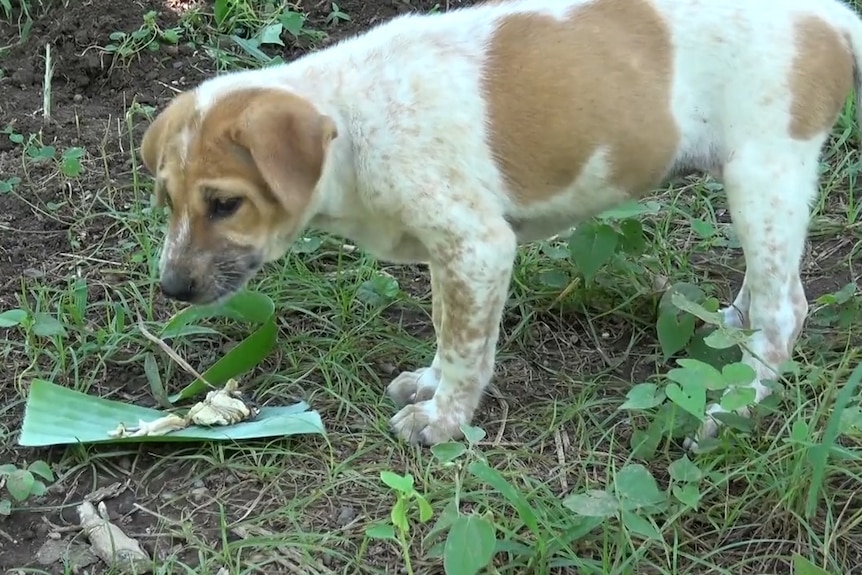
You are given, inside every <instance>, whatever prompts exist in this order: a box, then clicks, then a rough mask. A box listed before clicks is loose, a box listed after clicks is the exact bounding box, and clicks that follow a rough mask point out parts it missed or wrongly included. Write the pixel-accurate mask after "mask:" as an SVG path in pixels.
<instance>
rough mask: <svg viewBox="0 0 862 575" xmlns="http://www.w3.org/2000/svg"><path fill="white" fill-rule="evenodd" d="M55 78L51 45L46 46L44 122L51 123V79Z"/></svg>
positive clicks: (43, 97) (43, 85) (43, 99)
mask: <svg viewBox="0 0 862 575" xmlns="http://www.w3.org/2000/svg"><path fill="white" fill-rule="evenodd" d="M53 76H54V61H53V60H52V59H51V45H50V44H45V77H44V80H43V82H42V122H43V123H44V124H46V125H47V124H50V123H51V79H52V78H53Z"/></svg>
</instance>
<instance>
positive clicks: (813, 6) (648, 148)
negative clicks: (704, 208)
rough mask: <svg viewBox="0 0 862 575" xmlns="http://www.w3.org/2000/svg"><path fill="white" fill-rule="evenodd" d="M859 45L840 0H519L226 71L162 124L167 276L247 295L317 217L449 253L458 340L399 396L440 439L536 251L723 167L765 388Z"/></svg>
mask: <svg viewBox="0 0 862 575" xmlns="http://www.w3.org/2000/svg"><path fill="white" fill-rule="evenodd" d="M860 55H862V23H860V19H859V18H858V17H857V15H856V14H855V13H854V12H852V11H851V10H850V9H849V8H848V7H846V6H845V5H843V4H842V3H840V2H839V1H837V0H759V1H757V2H752V1H751V0H722V1H721V2H708V1H705V0H508V1H499V2H489V3H486V4H480V5H477V6H474V7H470V8H463V9H459V10H453V11H450V12H448V13H444V14H434V15H404V16H400V17H397V18H395V19H393V20H391V21H389V22H388V23H385V24H382V25H380V26H378V27H376V28H374V29H372V30H371V31H368V32H366V33H364V34H362V35H359V36H357V37H354V38H351V39H347V40H344V41H341V42H340V43H338V44H336V45H333V46H331V47H328V48H326V49H324V50H320V51H318V52H315V53H311V54H307V55H305V56H303V57H301V58H299V59H297V60H295V61H294V62H291V63H289V64H285V65H281V66H275V67H269V68H265V69H260V70H251V71H240V72H232V73H227V74H223V75H221V76H218V77H215V78H212V79H209V80H207V81H205V82H203V83H201V84H200V85H199V86H197V87H196V88H195V89H193V90H190V91H188V92H185V93H183V94H180V95H179V96H177V97H176V98H175V99H174V100H173V101H172V102H171V103H170V105H168V106H167V107H166V108H165V109H164V110H163V111H162V112H161V113H160V114H159V115H158V116H157V117H156V118H155V120H154V121H153V122H152V124H151V125H150V126H149V127H148V129H147V131H146V133H145V135H144V137H143V141H142V144H141V156H142V159H143V162H144V165H145V166H146V168H147V169H148V170H149V171H150V172H151V173H153V174H154V175H155V188H154V189H155V196H156V199H157V201H158V202H164V203H166V204H167V205H168V206H169V208H170V225H169V229H168V232H167V237H166V238H165V241H164V246H163V248H162V251H161V256H160V273H161V280H160V281H161V289H162V291H163V292H164V294H165V295H166V296H167V297H170V298H174V299H176V300H180V301H184V302H190V303H192V304H205V303H210V302H214V301H217V300H220V299H222V298H225V297H227V296H229V295H230V294H232V293H234V292H235V291H237V290H238V289H240V288H241V287H243V286H244V285H245V284H246V282H247V281H248V280H249V279H250V278H251V277H252V276H253V275H255V273H256V272H257V271H258V270H259V269H260V268H261V267H262V266H263V265H264V264H265V263H266V262H271V261H273V260H276V259H278V258H279V257H281V256H282V255H283V254H284V253H285V252H286V250H288V248H289V246H290V245H291V242H292V241H293V240H294V239H295V238H296V237H297V236H298V235H299V234H300V233H301V232H302V231H303V230H304V229H306V228H315V229H320V230H324V231H327V232H330V233H333V234H337V235H340V236H343V237H347V238H350V239H351V240H353V241H354V242H356V243H357V244H358V245H359V246H360V247H362V248H363V249H365V250H367V251H368V252H369V253H371V254H373V255H374V256H376V257H378V258H380V259H382V260H388V261H391V262H425V263H427V264H428V266H429V268H430V275H431V283H432V289H433V323H434V329H435V332H436V353H435V355H434V359H433V361H432V362H431V365H430V366H427V367H422V368H421V369H418V370H416V371H412V372H405V373H401V374H400V375H398V376H397V377H396V378H395V379H394V380H393V381H392V382H391V383H390V384H389V386H388V393H389V395H390V396H391V397H392V399H393V400H394V401H395V402H396V403H397V405H398V408H399V411H398V412H397V413H396V415H395V416H394V417H393V418H392V420H391V425H392V428H393V430H394V432H396V433H397V434H398V435H399V436H400V437H402V438H403V439H404V440H407V441H410V442H416V443H421V444H426V445H427V444H434V443H437V442H443V441H447V440H450V439H453V438H459V437H461V436H462V434H461V430H460V427H461V426H462V425H464V424H469V423H470V422H471V420H472V418H473V414H474V412H475V410H476V408H477V405H478V403H479V401H480V398H481V396H482V393H483V390H484V389H485V387H486V386H487V385H488V382H489V380H490V379H491V377H492V375H493V370H494V363H495V350H496V344H497V339H498V332H499V322H500V318H501V314H502V311H503V306H504V303H505V301H506V297H507V291H508V286H509V281H510V276H511V273H512V265H513V260H514V257H515V252H516V249H517V246H518V245H519V244H520V243H523V242H530V241H535V240H538V239H541V238H545V237H548V236H550V235H553V234H555V233H558V232H560V231H562V230H564V229H566V228H569V227H571V226H573V225H575V224H576V223H577V222H578V221H581V220H583V219H584V218H588V217H590V216H593V215H595V214H598V213H599V212H602V211H603V210H606V209H608V208H610V207H612V206H614V205H616V204H618V203H620V202H622V201H625V200H630V199H635V198H639V197H642V196H644V195H645V194H647V193H649V192H650V191H651V190H655V189H656V188H658V187H659V186H661V185H662V184H663V183H665V182H667V181H668V180H670V179H671V178H674V177H676V176H679V175H682V174H689V173H693V172H710V173H713V174H715V175H716V176H717V177H719V178H720V179H721V181H722V182H723V184H724V190H725V193H726V194H727V201H728V205H729V208H730V212H731V215H732V219H733V225H734V228H735V230H736V233H737V234H738V236H739V238H740V240H741V242H742V246H743V251H744V255H745V258H746V273H745V279H744V282H743V284H742V286H741V289H740V291H739V294H738V295H737V296H736V299H735V300H734V301H733V305H732V306H729V307H728V308H727V309H726V310H725V318H726V321H727V322H728V323H729V324H732V325H737V326H739V327H746V328H751V329H753V330H756V332H755V333H754V335H752V336H751V338H750V340H749V341H748V348H749V350H750V351H746V352H745V354H744V361H745V363H747V364H748V365H750V366H751V367H752V368H753V369H754V371H755V372H756V379H755V380H754V381H753V382H751V386H752V387H753V388H754V390H755V392H756V399H755V401H756V402H759V401H761V400H762V399H763V398H764V397H765V396H766V395H767V394H768V393H769V390H768V388H767V387H766V386H765V385H764V384H763V383H762V381H763V380H765V379H769V378H771V377H774V370H775V369H776V367H777V366H778V365H779V364H781V363H782V362H783V361H785V360H787V359H788V358H789V357H790V354H791V351H792V348H793V345H794V343H795V341H796V340H797V337H798V335H799V332H800V330H801V329H802V326H803V323H804V320H805V317H806V315H807V313H808V303H807V301H806V297H805V291H804V289H803V285H802V282H801V279H800V259H801V256H802V253H803V247H804V243H805V240H806V236H807V228H808V220H809V206H810V205H811V203H812V201H813V200H814V199H815V197H816V196H817V192H818V160H819V155H820V153H821V149H822V147H823V145H824V143H825V142H826V140H827V137H828V135H829V133H830V131H831V128H832V126H833V123H834V122H835V121H836V118H837V116H838V114H839V112H840V110H841V109H842V107H843V105H844V104H845V101H846V98H847V96H848V94H850V93H851V90H852V89H853V88H854V87H855V88H856V89H857V90H859V89H860V87H862V83H860V74H859V62H860ZM720 411H722V410H721V408H720V407H719V406H718V405H711V406H710V407H709V410H708V415H709V416H710V417H707V418H706V421H707V423H706V424H705V425H704V426H703V427H702V428H701V430H700V431H699V437H704V436H711V435H714V433H715V432H716V429H717V425H718V424H717V421H716V419H715V418H713V417H711V416H712V415H714V414H715V413H717V412H720ZM742 412H743V413H745V412H746V410H742ZM689 444H690V445H691V446H696V439H695V440H694V441H691V442H690V443H689Z"/></svg>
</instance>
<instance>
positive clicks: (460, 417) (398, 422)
mask: <svg viewBox="0 0 862 575" xmlns="http://www.w3.org/2000/svg"><path fill="white" fill-rule="evenodd" d="M467 419H468V417H467V414H466V413H464V412H463V411H461V410H454V411H453V410H449V411H447V412H442V411H441V410H440V409H439V408H438V405H437V402H436V401H435V400H434V399H429V400H426V401H418V402H416V403H413V404H412V405H407V406H405V407H404V408H402V409H401V411H399V412H398V413H396V414H395V417H393V418H392V419H391V420H390V421H389V423H390V425H391V427H392V432H393V433H395V434H396V435H397V436H398V437H400V438H401V439H403V440H405V441H407V442H408V443H412V444H418V445H423V446H426V447H428V446H431V445H434V444H437V443H443V442H446V441H450V440H453V439H461V438H462V437H463V433H462V432H461V425H463V424H466V423H469V422H468V421H467Z"/></svg>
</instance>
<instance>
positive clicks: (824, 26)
mask: <svg viewBox="0 0 862 575" xmlns="http://www.w3.org/2000/svg"><path fill="white" fill-rule="evenodd" d="M853 67H854V64H853V55H852V53H851V51H850V48H849V46H848V44H847V42H845V40H844V39H843V38H842V36H841V35H840V34H839V32H838V31H837V30H835V29H834V28H833V27H832V26H830V25H829V24H828V23H827V22H825V21H824V20H822V19H821V18H819V17H817V16H805V17H803V18H801V19H800V20H799V21H798V22H796V57H795V59H794V61H793V71H792V75H791V77H790V90H791V91H792V92H793V103H792V105H791V118H790V135H791V136H793V137H794V138H796V139H797V140H807V139H809V138H813V137H814V136H816V135H818V134H822V133H823V132H825V131H827V130H829V129H830V128H831V127H832V125H833V124H834V123H835V120H836V119H837V117H838V113H839V112H840V111H841V107H842V106H843V105H844V102H845V100H846V98H847V95H848V94H849V93H850V89H851V87H852V85H853Z"/></svg>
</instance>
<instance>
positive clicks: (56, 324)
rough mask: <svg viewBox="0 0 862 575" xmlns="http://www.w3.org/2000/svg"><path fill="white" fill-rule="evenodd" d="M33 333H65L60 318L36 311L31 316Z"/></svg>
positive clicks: (40, 334)
mask: <svg viewBox="0 0 862 575" xmlns="http://www.w3.org/2000/svg"><path fill="white" fill-rule="evenodd" d="M33 335H37V336H39V337H54V336H61V337H64V336H65V335H66V328H65V327H63V324H62V323H60V320H58V319H57V318H55V317H53V316H50V315H48V314H46V313H37V314H35V315H34V316H33Z"/></svg>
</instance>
